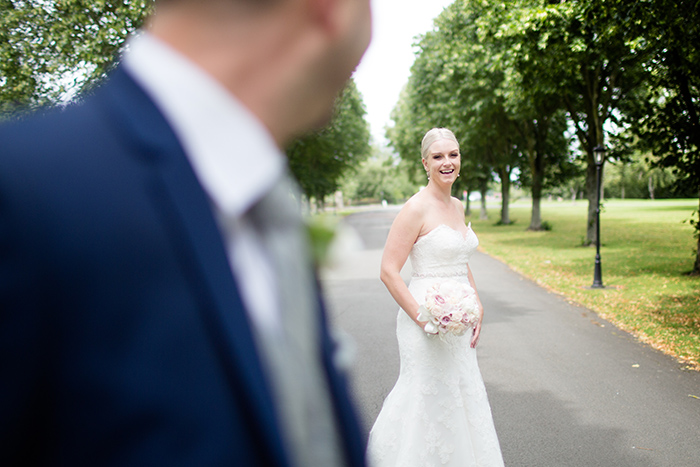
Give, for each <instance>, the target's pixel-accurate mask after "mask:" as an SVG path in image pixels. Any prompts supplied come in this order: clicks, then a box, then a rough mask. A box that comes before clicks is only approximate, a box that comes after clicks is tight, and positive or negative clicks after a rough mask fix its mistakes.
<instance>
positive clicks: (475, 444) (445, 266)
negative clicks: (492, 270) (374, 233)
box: [367, 225, 503, 467]
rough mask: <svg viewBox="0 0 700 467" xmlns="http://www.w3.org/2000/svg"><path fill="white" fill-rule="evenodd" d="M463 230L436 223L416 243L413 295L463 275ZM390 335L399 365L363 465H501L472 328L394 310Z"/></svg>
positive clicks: (466, 254)
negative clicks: (454, 331) (443, 326)
mask: <svg viewBox="0 0 700 467" xmlns="http://www.w3.org/2000/svg"><path fill="white" fill-rule="evenodd" d="M467 230H468V232H467V235H466V238H465V237H464V236H463V235H462V234H461V233H460V232H458V231H456V230H454V229H452V228H450V227H448V226H446V225H440V226H439V227H437V228H435V229H434V230H432V231H430V232H429V233H428V234H427V235H424V236H423V237H421V238H420V239H418V241H417V242H416V243H415V245H414V246H413V249H412V250H411V254H410V258H411V264H412V266H413V277H412V279H411V282H410V284H409V287H408V288H409V290H410V291H411V294H412V295H413V296H414V297H415V298H416V300H417V301H418V303H423V302H424V301H425V294H426V291H427V289H428V288H429V287H430V285H432V284H434V283H435V281H440V280H444V279H446V278H450V279H455V280H458V281H464V282H468V277H467V263H468V261H469V258H470V257H471V255H472V254H473V253H474V251H475V250H476V247H477V245H478V244H479V240H478V239H477V238H476V235H475V234H474V232H473V231H472V230H471V225H470V226H469V228H468V229H467ZM396 335H397V337H398V341H399V354H400V357H401V370H400V373H399V378H398V380H397V381H396V385H395V386H394V388H393V389H392V390H391V392H390V393H389V395H388V396H387V398H386V400H385V401H384V405H383V407H382V410H381V412H380V413H379V416H378V417H377V420H376V422H375V424H374V427H373V428H372V430H371V432H370V437H369V444H368V451H367V458H368V459H367V460H368V463H369V465H370V467H433V466H451V467H472V466H474V467H476V466H479V467H486V466H503V458H502V456H501V450H500V446H499V443H498V437H497V436H496V430H495V428H494V424H493V418H492V416H491V408H490V406H489V402H488V398H487V396H486V389H485V387H484V382H483V379H482V377H481V372H480V371H479V366H478V364H477V361H476V349H472V348H471V347H470V346H469V344H470V340H471V337H472V333H471V331H468V332H467V333H466V334H464V335H463V336H455V335H443V336H433V335H427V334H426V333H425V332H424V331H423V330H422V329H421V328H420V327H419V326H417V325H416V324H415V323H414V322H413V321H412V320H411V318H409V317H408V315H407V314H406V313H405V312H404V311H403V310H399V314H398V318H397V323H396Z"/></svg>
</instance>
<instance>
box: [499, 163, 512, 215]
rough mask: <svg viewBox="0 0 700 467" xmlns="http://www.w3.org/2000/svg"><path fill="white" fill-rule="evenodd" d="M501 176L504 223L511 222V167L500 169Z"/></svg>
mask: <svg viewBox="0 0 700 467" xmlns="http://www.w3.org/2000/svg"><path fill="white" fill-rule="evenodd" d="M498 176H499V177H500V178H501V221H500V223H501V224H502V225H508V224H510V169H509V168H507V167H503V168H499V169H498Z"/></svg>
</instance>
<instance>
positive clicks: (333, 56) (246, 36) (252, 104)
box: [0, 0, 371, 466]
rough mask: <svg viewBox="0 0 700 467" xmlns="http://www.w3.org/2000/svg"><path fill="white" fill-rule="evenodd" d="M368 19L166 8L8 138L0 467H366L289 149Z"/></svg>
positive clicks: (315, 12)
mask: <svg viewBox="0 0 700 467" xmlns="http://www.w3.org/2000/svg"><path fill="white" fill-rule="evenodd" d="M370 23H371V20H370V9H369V0H265V1H263V0H157V1H156V10H155V14H154V15H153V17H152V18H151V20H150V22H149V24H148V25H147V27H145V28H144V30H143V31H141V32H140V33H139V34H138V35H137V36H136V37H135V38H133V39H132V40H131V41H130V43H129V44H128V47H127V52H126V54H125V56H124V58H123V60H122V63H121V64H120V66H119V67H118V68H117V69H116V70H115V72H114V73H112V75H111V76H110V77H109V79H108V80H107V81H106V83H105V84H104V85H103V86H102V87H101V88H100V89H98V90H97V91H96V92H95V93H94V94H93V95H92V96H90V97H87V98H86V99H85V100H84V102H83V103H81V104H80V105H75V106H71V107H69V108H68V109H66V110H64V111H62V112H59V111H56V112H49V113H48V114H45V115H42V116H38V117H31V118H29V119H26V120H25V121H23V122H20V123H14V124H11V125H4V126H1V127H0V147H1V148H2V149H1V152H0V362H1V363H0V365H1V366H0V370H1V371H2V382H1V383H0V439H1V440H2V445H1V446H0V464H2V465H22V464H24V465H30V464H31V465H70V466H77V465H90V466H97V465H99V466H106V465H128V466H136V465H164V466H165V465H167V466H172V465H186V466H193V465H207V466H208V465H229V466H232V465H240V466H263V465H264V466H268V465H278V466H287V465H289V466H333V465H348V466H350V465H353V466H354V465H363V464H364V462H363V458H364V439H363V438H362V436H361V434H360V433H359V429H358V426H357V423H356V420H355V416H354V412H353V409H352V407H351V404H350V401H349V397H348V394H347V388H346V386H345V383H344V380H343V377H342V375H341V373H340V372H339V371H338V369H336V368H335V366H334V364H333V352H334V350H333V345H332V342H331V339H330V337H329V333H328V329H327V325H326V323H325V317H324V312H323V310H322V305H321V301H320V298H319V292H318V290H317V289H316V281H315V278H314V275H313V273H312V269H311V266H310V264H309V259H308V255H307V254H306V239H305V236H304V234H303V232H304V231H303V228H302V225H301V221H300V218H299V216H298V214H297V211H296V210H295V206H294V204H293V202H292V201H291V199H292V197H291V196H290V192H292V193H293V191H294V186H293V183H292V182H291V181H290V178H289V175H288V169H287V165H286V160H285V158H284V156H283V153H282V152H281V150H280V148H282V147H284V145H285V143H287V142H288V141H289V140H290V138H292V137H293V136H295V135H297V134H298V133H300V132H302V131H304V130H307V129H310V128H313V127H315V126H318V125H321V124H323V123H324V122H326V121H327V120H328V118H329V117H330V114H331V108H332V104H333V101H334V98H335V96H336V95H337V93H338V92H339V90H340V89H341V88H342V87H343V85H344V84H345V82H346V80H347V79H348V78H349V76H350V74H351V72H352V70H353V69H354V67H355V66H356V65H357V63H358V61H359V60H360V58H361V56H362V54H363V53H364V51H365V49H366V48H367V45H368V42H369V38H370V30H371V24H370ZM290 203H292V204H291V205H290Z"/></svg>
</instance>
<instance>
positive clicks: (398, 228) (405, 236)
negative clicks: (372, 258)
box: [380, 202, 426, 328]
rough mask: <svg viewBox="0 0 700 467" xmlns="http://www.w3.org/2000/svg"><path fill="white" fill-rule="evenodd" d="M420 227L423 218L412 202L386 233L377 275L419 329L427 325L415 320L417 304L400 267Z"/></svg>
mask: <svg viewBox="0 0 700 467" xmlns="http://www.w3.org/2000/svg"><path fill="white" fill-rule="evenodd" d="M422 224H423V222H422V216H421V215H420V212H419V211H418V209H417V207H416V206H414V203H410V202H409V203H407V204H406V205H405V206H404V207H403V209H401V211H400V212H399V214H398V216H396V219H394V223H393V224H392V225H391V230H389V235H388V237H387V239H386V245H385V246H384V255H383V256H382V266H381V273H380V278H381V280H382V282H384V285H385V286H386V288H387V289H388V290H389V293H390V294H391V296H392V297H394V300H396V303H398V305H399V306H400V307H401V309H403V310H404V311H405V312H406V314H407V315H408V316H409V317H410V318H411V319H412V320H413V321H415V323H416V324H418V326H420V327H421V328H423V327H424V326H425V324H426V323H425V322H420V321H418V308H419V306H420V305H419V304H418V302H417V301H416V299H415V298H413V295H411V292H409V290H408V287H407V286H406V283H405V282H404V281H403V279H402V278H401V268H403V266H404V264H406V260H407V259H408V255H409V253H410V252H411V248H413V244H414V243H415V242H416V239H417V238H418V236H419V234H420V231H421V227H422Z"/></svg>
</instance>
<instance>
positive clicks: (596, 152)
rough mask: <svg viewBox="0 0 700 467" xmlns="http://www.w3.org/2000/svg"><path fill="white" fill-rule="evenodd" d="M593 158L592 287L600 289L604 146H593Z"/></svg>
mask: <svg viewBox="0 0 700 467" xmlns="http://www.w3.org/2000/svg"><path fill="white" fill-rule="evenodd" d="M593 159H594V160H595V174H596V193H597V199H598V202H597V203H596V208H595V268H594V270H593V285H591V288H592V289H602V288H604V287H605V286H604V285H603V273H602V271H601V268H600V169H601V168H602V167H603V161H605V147H603V146H596V147H594V148H593Z"/></svg>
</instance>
